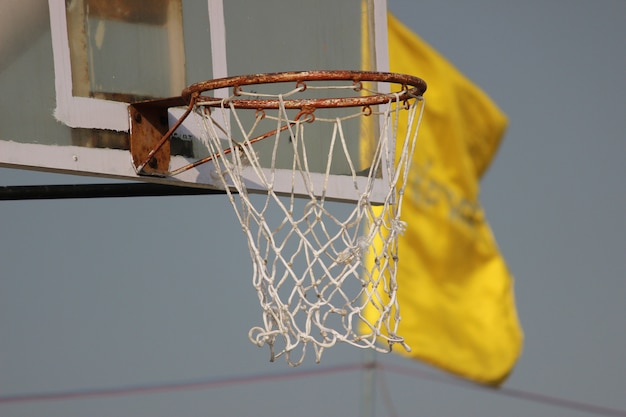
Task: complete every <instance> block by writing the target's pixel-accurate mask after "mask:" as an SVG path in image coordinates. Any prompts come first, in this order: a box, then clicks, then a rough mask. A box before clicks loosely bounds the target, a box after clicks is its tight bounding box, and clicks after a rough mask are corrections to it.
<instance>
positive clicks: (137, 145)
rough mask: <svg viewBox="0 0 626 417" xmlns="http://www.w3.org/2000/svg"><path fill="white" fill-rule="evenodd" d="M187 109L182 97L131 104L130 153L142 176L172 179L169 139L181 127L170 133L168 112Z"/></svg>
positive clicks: (186, 103) (171, 130)
mask: <svg viewBox="0 0 626 417" xmlns="http://www.w3.org/2000/svg"><path fill="white" fill-rule="evenodd" d="M187 105H188V102H187V101H186V100H185V99H183V98H182V97H171V98H165V99H158V100H148V101H141V102H137V103H132V104H130V106H129V117H130V153H131V155H132V158H133V164H134V165H135V169H136V171H137V173H138V174H139V175H153V176H160V177H162V176H167V175H169V166H170V156H171V155H170V141H169V138H170V136H171V134H172V133H173V132H174V130H175V128H177V127H178V125H179V123H177V125H175V126H173V127H172V128H171V129H170V127H169V124H168V109H169V108H170V107H180V106H187ZM181 121H182V120H181Z"/></svg>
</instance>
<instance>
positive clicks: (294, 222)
mask: <svg viewBox="0 0 626 417" xmlns="http://www.w3.org/2000/svg"><path fill="white" fill-rule="evenodd" d="M268 86H270V87H269V88H267V87H268ZM377 86H379V87H377ZM264 88H265V90H268V91H261V90H263V89H264ZM425 90H426V85H425V83H424V82H423V81H422V80H421V79H419V78H417V77H413V76H409V75H401V74H392V73H380V72H364V71H307V72H285V73H271V74H254V75H246V76H238V77H230V78H222V79H217V80H210V81H205V82H201V83H197V84H193V85H191V86H189V87H188V88H186V89H185V90H184V91H183V93H182V99H183V102H185V103H188V108H187V111H186V112H185V114H184V115H183V117H182V118H185V117H187V116H188V115H189V114H190V113H195V114H197V115H199V116H200V117H199V120H200V125H201V131H202V132H204V137H203V138H202V140H203V142H204V143H205V145H206V148H207V149H208V155H207V156H206V157H204V158H202V159H200V160H198V161H196V162H192V163H190V164H189V165H186V166H183V167H180V168H177V169H173V170H171V171H169V172H168V173H167V175H178V174H179V173H181V172H183V171H185V170H188V169H190V168H192V167H196V166H198V165H200V164H207V163H209V164H212V168H211V176H212V177H213V179H215V180H216V182H217V183H219V184H221V186H222V187H223V188H224V190H225V191H226V193H227V195H228V198H229V199H230V202H231V203H232V206H233V208H234V210H235V212H236V214H237V217H238V219H239V221H240V222H241V225H242V229H243V232H244V234H245V236H246V238H247V243H248V248H249V251H250V256H251V259H252V265H253V271H254V277H253V284H254V288H255V289H256V291H257V295H258V298H259V302H260V305H261V308H262V310H263V315H262V318H263V320H262V325H260V326H257V327H254V328H252V329H251V330H250V333H249V338H250V340H251V341H252V342H253V343H255V344H257V345H258V346H263V345H265V344H267V345H268V346H269V348H270V360H271V361H273V360H274V359H275V358H278V357H280V356H284V357H285V358H286V361H287V362H288V363H289V364H290V365H292V366H297V365H299V364H301V363H302V362H303V360H304V357H305V353H306V348H307V346H309V345H310V346H312V347H313V349H314V352H315V358H316V361H317V362H319V361H320V358H321V355H322V352H323V350H324V349H326V348H328V347H331V346H333V345H335V344H336V343H337V342H345V343H348V344H351V345H354V346H357V347H360V348H372V349H375V350H377V351H381V352H388V351H390V350H391V348H392V346H393V345H394V344H400V345H402V346H403V347H404V348H405V349H407V350H409V348H408V346H406V344H405V343H404V339H403V338H402V337H401V336H399V335H398V334H397V328H398V323H399V320H400V314H399V308H398V305H397V299H396V289H397V285H396V271H397V263H398V259H399V258H398V247H397V240H398V235H400V234H402V233H403V231H404V230H405V227H406V223H404V222H403V221H402V220H401V218H400V212H401V205H402V198H403V195H404V189H405V186H406V181H407V176H408V172H409V168H410V164H411V159H412V155H413V153H414V150H415V146H416V138H417V131H418V127H419V124H420V121H421V115H422V109H423V99H422V94H423V93H424V91H425ZM220 91H221V92H222V93H223V92H225V91H228V92H227V93H226V94H224V95H225V97H223V98H222V97H218V95H219V94H218V93H219V92H220ZM206 93H208V94H206ZM182 118H181V119H182ZM401 118H405V120H407V123H406V125H408V129H407V131H406V132H399V131H398V120H399V119H401ZM231 121H232V122H231ZM180 122H181V121H179V123H178V124H180ZM268 123H269V124H271V127H270V128H269V129H268V128H267V126H268ZM178 124H177V125H178ZM350 124H352V125H354V124H356V127H354V126H352V127H350V126H349V125H350ZM313 125H320V128H319V130H317V131H315V130H312V128H311V126H313ZM176 127H177V126H174V127H173V128H172V129H170V132H168V134H166V135H165V136H164V137H163V139H162V140H161V144H162V143H163V142H165V141H167V139H168V136H169V135H171V133H172V132H173V131H174V130H175V129H176ZM324 129H325V130H324ZM311 132H314V134H312V133H311ZM320 132H323V133H320ZM351 134H352V135H353V136H356V142H357V143H362V142H364V141H363V139H364V138H365V139H367V138H369V139H371V140H370V141H369V142H368V143H370V145H368V146H369V149H359V151H358V152H356V153H355V152H354V151H353V150H350V146H351V145H350V143H354V140H355V138H351V137H350V135H351ZM351 140H352V142H351ZM321 143H325V144H326V145H324V146H328V152H327V153H328V155H327V157H326V158H325V159H326V160H325V161H323V164H325V165H322V169H320V170H319V171H320V172H312V171H313V170H312V168H311V167H312V166H313V164H314V162H315V161H313V160H312V157H311V155H312V154H313V152H312V150H313V148H315V147H316V146H322V145H321ZM261 144H262V146H263V147H264V151H263V152H261V151H257V146H260V145H261ZM159 146H160V145H159V144H157V146H155V148H154V149H153V150H152V151H151V153H150V155H148V157H147V158H146V159H145V162H144V163H142V164H139V166H138V171H139V172H141V171H142V169H143V168H144V167H145V166H146V164H147V162H148V161H150V158H151V157H152V156H154V154H155V153H156V152H157V151H158V148H159ZM365 148H367V146H365ZM323 152H324V153H325V152H326V150H325V149H324V151H323ZM285 154H287V155H289V157H288V158H285V157H284V155H285ZM280 155H283V156H280ZM285 159H287V160H288V162H289V163H288V164H285V163H284V160H285ZM279 160H281V161H282V163H283V165H282V166H279V164H278V162H277V161H279ZM336 160H341V161H342V164H343V166H345V169H344V168H342V169H344V172H340V173H339V174H337V173H336V172H335V171H333V170H334V169H335V168H334V165H333V164H335V163H336ZM362 168H365V169H362ZM285 169H287V170H289V172H290V173H291V175H290V176H289V177H290V178H291V181H292V183H291V190H292V191H291V192H290V193H281V194H280V195H279V193H277V192H276V191H275V186H276V181H277V175H276V173H277V172H278V170H285ZM337 175H340V176H341V177H342V178H348V179H349V180H350V181H349V184H350V186H349V188H350V190H348V191H349V193H348V192H346V194H350V195H353V196H356V198H352V200H353V201H352V203H351V205H350V206H349V208H348V209H347V212H345V210H346V205H343V207H342V210H343V211H344V213H343V216H339V215H337V214H336V213H334V212H333V210H331V208H330V207H329V206H331V205H332V203H329V202H328V200H329V199H328V198H327V196H326V195H327V190H328V189H329V188H331V187H333V186H334V185H333V182H334V181H335V180H334V178H338V177H337ZM283 178H284V177H283ZM250 181H254V182H255V183H256V184H257V186H258V184H261V185H262V187H260V188H262V189H265V192H264V193H263V194H262V195H254V193H253V192H249V188H248V184H249V183H250ZM381 183H382V184H383V185H384V190H385V191H384V193H382V194H381V196H379V197H377V198H375V199H374V198H373V194H374V191H373V190H374V189H376V187H379V188H380V184H381ZM283 188H284V187H283ZM257 193H258V192H257ZM374 200H376V201H374ZM298 204H300V205H301V206H299V205H298ZM377 206H378V207H377ZM340 211H341V210H340ZM381 294H384V295H381ZM368 305H371V306H374V307H375V308H376V310H377V312H378V314H376V315H375V316H374V317H371V314H370V315H368V316H367V317H366V315H365V313H364V310H365V308H366V306H368ZM370 310H371V309H370ZM380 342H382V345H381V344H379V343H380Z"/></svg>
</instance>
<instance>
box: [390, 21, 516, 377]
mask: <svg viewBox="0 0 626 417" xmlns="http://www.w3.org/2000/svg"><path fill="white" fill-rule="evenodd" d="M388 23H389V54H390V66H391V68H390V69H391V71H392V72H399V73H408V74H414V75H417V76H419V77H421V78H423V79H424V80H426V82H427V83H428V91H427V93H426V95H425V97H426V106H425V110H424V116H423V117H424V118H423V121H422V124H421V127H420V132H419V138H418V147H417V151H416V153H415V155H414V157H413V166H412V168H411V172H410V177H409V181H408V182H409V184H408V186H407V195H406V196H405V198H404V203H403V207H402V214H403V216H402V217H403V220H405V221H407V222H408V224H409V227H408V230H407V232H406V233H405V235H404V236H401V237H400V242H399V248H400V262H399V264H398V301H399V304H400V314H401V317H402V321H401V322H400V327H399V329H398V334H399V335H401V336H403V337H404V338H405V341H406V342H407V343H408V345H409V346H410V347H411V349H412V351H411V352H410V353H407V352H404V351H403V349H397V352H398V353H401V354H405V355H408V356H410V357H412V358H415V359H419V360H422V361H425V362H428V363H430V364H432V365H435V366H437V367H439V368H442V369H445V370H447V371H449V372H452V373H454V374H457V375H460V376H463V377H465V378H468V379H471V380H473V381H476V382H480V383H484V384H494V385H497V384H499V383H501V382H502V381H503V380H504V379H505V378H506V377H507V375H508V374H509V372H510V371H511V370H512V368H513V366H514V365H515V362H516V360H517V358H518V356H519V354H520V352H521V347H522V339H523V336H522V331H521V328H520V325H519V322H518V318H517V313H516V309H515V299H514V294H513V278H512V277H511V275H510V273H509V271H508V269H507V266H506V264H505V261H504V259H503V258H502V256H501V254H500V252H499V250H498V246H497V244H496V242H495V240H494V237H493V235H492V233H491V230H490V228H489V225H488V224H487V222H486V220H485V217H484V213H483V210H482V208H481V206H480V203H479V201H478V194H479V180H480V177H481V175H482V174H483V173H484V172H485V171H486V169H487V167H488V166H489V164H490V162H491V160H492V158H493V156H494V154H495V152H496V150H497V148H498V144H499V142H500V139H501V137H502V135H503V134H504V130H505V128H506V123H507V121H506V117H505V116H504V114H503V113H502V112H501V111H500V110H499V109H498V108H497V107H496V105H494V103H493V102H492V101H491V100H490V99H489V97H487V96H486V95H485V94H484V93H483V92H482V91H481V90H480V89H479V88H478V87H476V86H475V85H473V84H472V83H471V82H470V81H469V80H468V79H467V78H465V77H464V76H463V75H462V74H461V73H460V72H459V71H458V70H457V69H456V68H455V67H454V66H453V65H451V64H450V63H449V62H447V61H446V59H445V58H443V57H442V56H441V55H440V54H439V53H437V52H436V51H435V50H433V49H432V48H431V47H430V46H428V45H427V44H425V43H424V42H423V41H422V40H421V39H419V38H418V37H417V36H416V35H415V34H414V33H412V32H411V31H410V30H409V29H407V28H406V27H405V26H403V25H402V24H401V23H400V22H399V21H398V20H397V19H396V18H395V17H394V16H392V15H389V20H388Z"/></svg>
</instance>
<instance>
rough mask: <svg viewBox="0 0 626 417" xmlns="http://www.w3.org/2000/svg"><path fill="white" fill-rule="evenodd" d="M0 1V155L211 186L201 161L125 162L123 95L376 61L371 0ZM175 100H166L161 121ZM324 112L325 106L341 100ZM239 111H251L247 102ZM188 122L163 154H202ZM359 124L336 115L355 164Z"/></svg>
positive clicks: (284, 159) (378, 35) (312, 158)
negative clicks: (164, 167) (167, 166)
mask: <svg viewBox="0 0 626 417" xmlns="http://www.w3.org/2000/svg"><path fill="white" fill-rule="evenodd" d="M7 1H8V2H10V3H11V5H10V9H11V10H12V13H10V14H6V13H5V14H3V15H2V16H0V23H2V27H3V28H2V29H1V32H0V34H1V35H2V36H3V39H7V41H6V42H5V44H4V45H3V46H2V48H1V49H0V54H1V56H0V94H1V95H2V100H1V101H0V106H1V107H0V164H1V165H4V166H17V167H25V168H33V169H48V170H52V171H58V172H70V173H84V174H88V175H97V176H109V177H114V178H128V179H133V180H147V181H158V182H166V183H174V184H177V183H181V182H182V183H192V184H199V185H201V186H211V185H213V184H212V183H211V179H210V176H208V175H206V173H204V172H203V171H202V167H199V168H198V169H194V170H192V171H190V172H186V173H184V174H182V175H180V176H177V177H176V178H146V177H140V176H138V175H137V173H136V172H135V169H134V167H133V166H132V164H131V163H130V162H129V161H130V157H129V153H128V151H129V147H130V139H129V128H130V125H129V119H128V104H129V103H132V102H137V101H141V100H147V99H156V98H163V97H171V96H176V95H179V94H180V92H181V91H182V89H183V88H184V87H185V86H187V85H190V84H192V83H195V82H199V81H203V80H207V79H213V78H220V77H225V76H232V75H241V74H251V73H262V72H282V71H299V70H319V69H347V70H359V69H368V70H373V69H376V70H382V71H384V70H386V68H387V56H386V54H387V52H386V20H385V19H386V4H385V2H384V1H382V0H369V1H362V0H343V1H341V2H337V1H335V0H317V1H316V2H310V1H293V2H284V1H281V0H264V1H256V2H255V1H249V0H228V1H221V0H208V1H201V0H68V1H65V0H49V1H46V0H27V1H17V0H7ZM368 39H370V41H368ZM364 40H365V44H364ZM3 42H4V41H3ZM285 87H286V86H276V85H274V86H270V87H263V86H258V91H263V90H262V89H263V88H269V90H267V91H268V92H276V91H277V89H278V88H285ZM289 88H291V87H289ZM220 94H225V93H224V92H221V93H220ZM312 94H315V93H312ZM180 112H181V111H180V110H177V109H172V110H171V111H170V113H171V114H170V117H169V123H173V122H174V121H175V120H176V118H177V116H178V115H179V114H180ZM325 112H326V114H327V115H328V117H335V116H338V115H342V114H346V112H348V110H327V111H325ZM240 116H241V118H242V121H243V122H244V123H251V122H252V120H253V118H254V112H248V114H246V113H245V112H242V113H241V114H240ZM259 128H260V129H261V130H262V129H264V128H265V127H264V126H259ZM198 129H199V127H198V121H197V119H194V118H191V119H190V120H188V121H186V122H185V124H184V125H183V126H182V127H181V128H180V129H179V130H178V131H177V133H176V134H175V135H174V137H173V138H172V141H171V152H172V155H173V157H172V158H173V159H172V165H176V164H177V163H186V162H187V161H189V160H193V159H197V158H202V157H203V156H205V155H206V146H205V145H204V143H203V141H202V140H200V138H199V135H200V132H199V131H198ZM328 129H329V126H328V125H324V124H322V123H319V124H318V123H315V124H311V125H310V126H307V138H310V139H311V141H315V142H314V143H312V144H311V145H310V146H308V147H307V157H308V159H309V162H310V164H311V167H310V169H311V170H312V171H314V172H322V171H323V170H324V169H325V168H326V161H327V160H328V158H329V154H328V152H329V151H328V149H329V148H328V142H329V140H330V139H329V137H330V135H331V133H332V132H329V131H328ZM361 129H362V126H360V125H359V123H353V124H351V125H348V124H346V136H347V137H349V138H350V139H349V140H348V148H349V154H350V159H351V160H352V161H353V162H355V163H356V164H357V165H356V169H357V171H361V172H367V169H368V166H365V165H361V161H362V160H364V158H362V155H363V152H365V150H366V149H370V148H371V143H369V144H368V143H365V141H367V140H371V136H369V135H362V134H361ZM280 140H284V141H289V140H290V138H289V137H288V136H287V135H283V136H282V137H281V139H280ZM271 146H272V145H271V142H269V141H267V142H265V143H263V142H259V144H258V149H255V151H256V152H258V154H259V156H260V157H261V158H262V159H263V158H266V159H267V158H269V156H267V155H269V153H268V152H267V151H266V148H268V147H271ZM282 149H283V148H282V147H281V152H279V161H278V167H279V168H290V165H291V162H290V161H292V159H293V157H292V155H290V154H289V153H290V152H292V151H290V149H291V147H290V146H285V147H284V151H283V150H282ZM342 153H343V151H341V152H339V154H338V155H335V156H334V157H333V159H334V160H336V161H337V162H336V163H333V167H332V170H331V173H332V174H333V175H337V176H342V175H346V174H347V173H348V171H349V169H348V168H349V167H348V166H347V161H346V160H345V159H346V157H345V156H343V155H342ZM177 158H178V159H180V162H178V161H177ZM268 163H269V161H268ZM173 168H175V166H173Z"/></svg>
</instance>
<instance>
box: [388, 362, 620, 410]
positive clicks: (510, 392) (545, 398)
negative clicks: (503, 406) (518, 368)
mask: <svg viewBox="0 0 626 417" xmlns="http://www.w3.org/2000/svg"><path fill="white" fill-rule="evenodd" d="M379 367H381V368H383V369H386V370H388V371H389V372H393V373H396V374H402V375H405V376H410V377H414V378H420V379H425V380H430V381H437V382H441V383H444V384H447V385H456V386H462V387H466V388H473V389H479V390H483V391H488V392H490V393H492V394H495V395H503V396H507V397H512V398H516V399H519V400H524V401H528V402H533V403H537V404H545V405H551V406H554V407H560V408H567V409H570V410H576V411H587V412H590V413H594V414H596V415H601V416H608V417H626V410H619V409H615V408H609V407H604V406H600V405H594V404H589V403H583V402H580V401H574V400H569V399H566V398H559V397H553V396H550V395H545V394H539V393H536V392H530V391H525V390H521V389H516V388H508V387H499V388H495V387H489V386H486V385H478V384H475V383H472V382H470V381H466V380H463V379H460V378H455V377H451V376H447V375H438V374H435V373H432V372H427V371H423V370H418V369H410V368H407V367H403V366H397V365H391V364H379Z"/></svg>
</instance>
